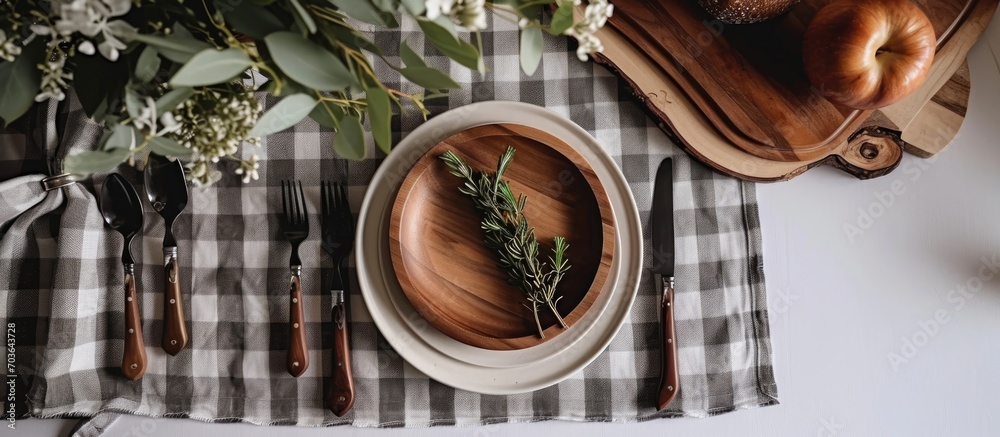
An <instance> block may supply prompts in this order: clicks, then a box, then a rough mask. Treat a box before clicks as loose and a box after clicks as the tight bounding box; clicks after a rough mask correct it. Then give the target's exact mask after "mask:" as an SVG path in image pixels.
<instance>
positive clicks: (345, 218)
mask: <svg viewBox="0 0 1000 437" xmlns="http://www.w3.org/2000/svg"><path fill="white" fill-rule="evenodd" d="M320 191H321V196H320V198H321V208H322V214H323V249H324V250H326V252H327V253H329V254H330V257H331V258H333V275H332V276H333V281H332V285H331V287H330V294H331V298H332V301H333V317H332V321H333V329H334V333H333V361H334V363H336V364H335V365H334V367H333V378H332V381H331V382H330V389H329V391H327V395H326V398H327V403H328V404H329V406H330V411H332V412H333V414H336V415H337V417H340V416H343V415H344V414H346V413H347V412H348V411H350V409H351V407H352V406H354V377H353V376H352V375H351V353H350V348H349V346H350V344H349V341H350V338H349V336H348V332H347V322H348V320H347V316H348V307H347V304H346V300H345V299H344V290H345V289H346V287H345V285H346V284H347V282H348V281H347V279H348V278H347V275H345V274H344V271H345V268H344V267H345V265H344V262H345V261H347V258H348V257H349V256H350V254H351V248H352V247H353V243H354V216H353V215H352V214H351V206H350V205H349V204H348V202H347V189H346V188H345V187H344V185H343V184H341V183H337V182H333V183H331V182H329V181H326V182H323V184H322V185H321V186H320Z"/></svg>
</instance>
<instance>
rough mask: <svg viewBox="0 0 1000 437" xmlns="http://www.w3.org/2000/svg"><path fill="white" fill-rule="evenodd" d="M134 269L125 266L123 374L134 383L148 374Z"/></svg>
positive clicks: (129, 265)
mask: <svg viewBox="0 0 1000 437" xmlns="http://www.w3.org/2000/svg"><path fill="white" fill-rule="evenodd" d="M134 269H135V266H134V265H132V264H126V265H125V353H124V354H122V373H124V374H125V377H126V378H128V379H130V380H132V381H135V380H138V379H139V378H142V375H144V374H145V373H146V345H145V343H144V342H143V341H142V321H141V320H139V296H138V295H137V294H136V292H135V275H134Z"/></svg>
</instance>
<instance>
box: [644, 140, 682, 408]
mask: <svg viewBox="0 0 1000 437" xmlns="http://www.w3.org/2000/svg"><path fill="white" fill-rule="evenodd" d="M673 185H674V164H673V160H671V159H670V158H666V159H664V160H663V162H661V163H660V167H659V168H658V169H657V170H656V180H655V182H654V185H653V209H652V211H651V213H650V218H649V223H650V224H649V227H650V229H651V230H652V234H653V247H652V255H653V256H652V259H653V261H652V263H653V264H652V267H651V269H650V270H651V271H652V273H653V278H654V280H655V282H656V289H657V290H659V291H660V293H661V294H662V296H661V298H660V340H661V342H660V347H661V348H662V350H661V355H660V357H661V364H660V366H661V367H660V389H659V393H658V395H657V398H656V406H657V411H659V410H663V409H664V408H666V407H667V405H668V404H670V401H672V400H673V399H674V397H675V396H677V392H678V390H680V375H679V374H678V370H677V341H676V336H675V331H674V187H673Z"/></svg>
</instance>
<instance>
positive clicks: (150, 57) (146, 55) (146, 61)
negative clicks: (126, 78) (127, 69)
mask: <svg viewBox="0 0 1000 437" xmlns="http://www.w3.org/2000/svg"><path fill="white" fill-rule="evenodd" d="M158 71H160V54H159V53H158V52H157V51H156V49H155V48H153V46H151V45H146V47H145V48H144V49H142V52H141V53H140V54H139V59H138V60H137V61H136V62H135V78H136V79H137V80H138V81H139V83H149V81H151V80H153V78H154V77H156V73H157V72H158Z"/></svg>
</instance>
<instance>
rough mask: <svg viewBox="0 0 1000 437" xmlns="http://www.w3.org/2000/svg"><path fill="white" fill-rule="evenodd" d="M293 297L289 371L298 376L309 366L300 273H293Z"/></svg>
mask: <svg viewBox="0 0 1000 437" xmlns="http://www.w3.org/2000/svg"><path fill="white" fill-rule="evenodd" d="M291 298H292V302H291V304H290V305H289V316H288V323H289V326H288V333H289V334H288V336H289V337H288V373H289V374H291V375H292V376H294V377H296V378H298V377H299V376H302V374H303V373H305V372H306V369H307V368H308V367H309V350H308V349H307V348H306V324H305V317H304V315H303V313H302V285H301V283H300V282H299V275H298V273H292V280H291Z"/></svg>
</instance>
